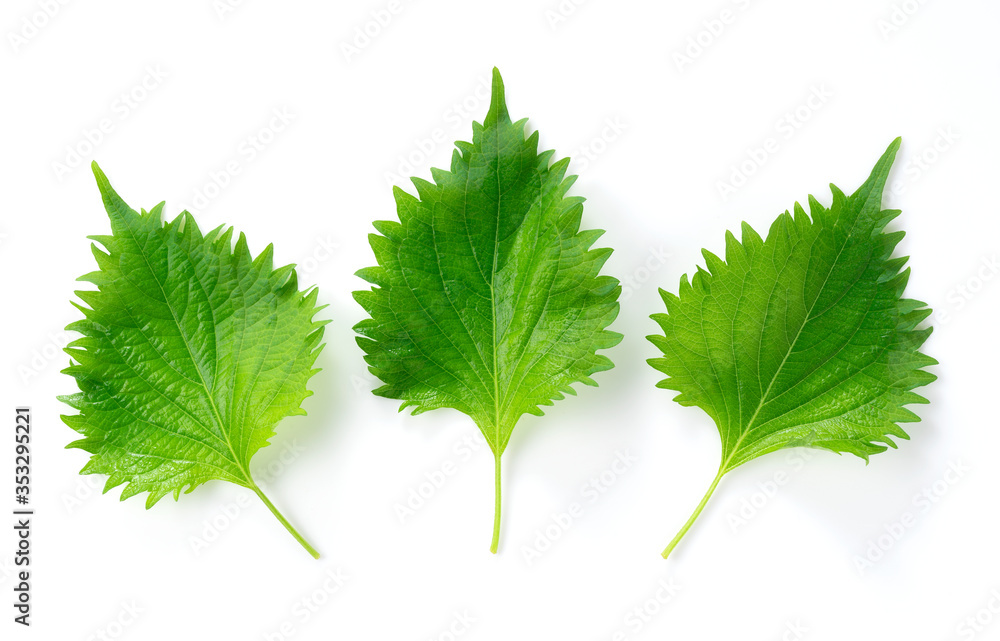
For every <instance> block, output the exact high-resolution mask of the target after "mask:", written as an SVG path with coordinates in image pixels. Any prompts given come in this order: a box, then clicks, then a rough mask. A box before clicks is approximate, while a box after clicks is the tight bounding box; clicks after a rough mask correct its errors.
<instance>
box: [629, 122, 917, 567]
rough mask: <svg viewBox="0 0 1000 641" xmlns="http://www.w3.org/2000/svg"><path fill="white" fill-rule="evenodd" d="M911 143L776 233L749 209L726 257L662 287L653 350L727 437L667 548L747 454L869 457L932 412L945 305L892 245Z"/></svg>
mask: <svg viewBox="0 0 1000 641" xmlns="http://www.w3.org/2000/svg"><path fill="white" fill-rule="evenodd" d="M899 144H900V141H899V140H898V139H897V140H895V141H894V142H893V143H892V144H891V145H890V147H889V148H888V150H887V151H886V152H885V154H884V155H883V156H882V158H881V159H880V160H879V161H878V164H877V165H876V166H875V169H874V170H873V171H872V173H871V175H870V177H869V178H868V180H867V181H865V183H864V184H863V185H862V186H861V187H860V188H859V189H858V190H857V191H856V192H854V193H853V194H851V195H850V196H848V195H845V194H844V193H843V192H841V191H840V190H839V189H837V187H835V186H833V185H831V190H832V192H833V202H832V204H831V206H830V207H826V206H824V205H822V204H820V203H819V201H817V200H816V199H815V198H813V197H810V198H809V201H808V205H809V212H808V214H807V213H806V210H805V209H804V208H803V207H802V206H801V205H799V204H797V203H796V205H795V207H794V209H793V211H792V212H788V211H786V212H785V213H783V214H782V215H781V216H779V217H778V218H777V220H775V221H774V223H773V224H772V225H771V228H770V230H769V231H768V234H767V238H766V239H761V237H760V236H759V235H758V234H757V233H756V232H755V231H754V230H753V229H752V228H751V227H750V226H749V225H747V224H746V223H743V226H742V240H737V239H736V237H735V236H734V235H733V234H732V233H728V232H727V234H726V250H725V260H723V259H722V258H720V257H718V256H715V255H714V254H712V253H710V252H708V251H703V255H704V258H705V264H706V267H707V269H703V268H701V267H699V268H698V269H697V271H696V273H695V274H694V276H693V277H692V278H691V279H690V280H689V279H688V277H687V276H686V275H685V276H684V277H682V278H681V283H680V290H679V292H678V294H676V295H675V294H672V293H668V292H666V291H663V290H660V293H661V296H662V298H663V302H664V304H665V305H666V309H667V312H666V313H665V314H664V313H659V314H654V315H653V316H652V318H653V320H655V321H656V323H657V324H658V325H659V327H660V329H661V330H662V332H663V333H662V335H653V336H649V337H648V338H649V340H650V341H651V342H652V343H653V344H654V345H655V346H656V347H657V348H658V349H659V350H660V351H661V352H662V356H660V357H659V358H653V359H650V360H649V364H650V365H652V366H653V367H654V368H655V369H657V370H658V371H660V372H662V373H663V374H665V375H666V376H667V378H665V379H664V380H662V381H661V382H660V383H659V384H658V387H661V388H664V389H669V390H675V391H677V392H679V394H678V395H677V396H676V397H675V399H674V400H675V401H677V402H678V403H680V404H681V405H685V406H696V407H700V408H701V409H702V410H704V411H705V412H706V413H707V414H708V415H709V416H710V417H711V418H712V420H713V421H714V422H715V424H716V426H717V427H718V430H719V434H720V436H721V440H722V463H721V465H720V468H719V472H718V475H717V477H716V479H715V482H714V483H713V484H712V487H711V488H710V490H709V492H708V493H707V494H706V496H705V499H704V500H703V501H702V504H701V505H700V506H699V508H698V509H697V510H696V512H695V514H694V515H693V516H692V518H691V520H689V522H688V524H687V525H686V526H685V527H684V529H683V530H682V531H681V532H680V533H679V534H678V537H677V538H675V540H674V541H673V542H672V543H671V545H670V546H669V547H668V548H667V549H666V550H665V551H664V554H663V556H664V557H666V556H667V555H668V554H669V552H670V551H671V550H672V549H673V546H674V545H676V543H677V542H678V541H679V540H680V537H681V536H683V534H684V533H685V532H686V531H687V529H688V527H690V525H691V524H692V523H693V521H694V519H695V518H697V516H698V514H699V513H700V511H701V508H703V507H704V505H705V503H706V502H707V500H708V498H709V497H710V496H711V493H712V491H713V490H714V489H715V486H716V485H717V484H718V482H719V480H720V479H721V478H722V476H723V475H725V474H726V473H727V472H729V471H731V470H733V469H734V468H736V467H738V466H739V465H742V464H743V463H746V462H747V461H750V460H752V459H755V458H757V457H759V456H763V455H764V454H767V453H769V452H774V451H776V450H780V449H783V448H787V447H794V446H809V447H814V448H823V449H826V450H830V451H833V452H838V453H841V452H843V453H850V454H854V455H856V456H859V457H861V458H863V459H865V460H866V461H867V460H868V457H869V456H871V455H872V454H876V453H879V452H882V451H885V450H886V449H887V447H895V446H896V445H895V442H894V440H893V439H895V438H898V439H906V438H908V436H907V434H906V432H905V431H903V429H902V428H901V427H900V426H899V424H900V423H904V422H910V421H918V420H919V418H918V417H917V415H916V414H914V413H913V412H911V411H910V410H908V409H906V408H905V407H904V406H905V405H908V404H912V403H925V402H926V400H925V399H924V398H923V397H921V396H919V395H918V394H916V393H915V392H913V390H914V389H915V388H917V387H920V386H922V385H926V384H928V383H930V382H931V381H933V380H934V378H935V377H934V375H933V374H931V373H929V372H927V371H925V370H924V368H925V367H926V366H928V365H933V364H935V363H936V361H935V360H934V359H932V358H930V357H928V356H926V355H924V354H922V353H921V352H920V351H919V348H920V347H921V345H922V344H923V343H924V341H925V340H926V339H927V337H928V336H929V335H930V332H931V329H930V328H929V327H927V328H922V327H920V323H921V321H922V320H924V319H925V318H927V316H928V315H929V314H930V313H931V310H930V309H928V308H927V307H926V306H925V305H924V303H921V302H919V301H915V300H911V299H907V298H903V290H904V288H905V287H906V283H907V279H908V278H909V275H910V270H909V268H905V269H904V265H905V263H906V260H907V258H906V257H893V256H892V253H893V249H894V248H895V247H896V245H897V244H898V243H899V241H900V240H901V239H902V238H903V232H902V231H891V232H887V231H885V227H886V225H887V224H888V223H889V221H891V220H892V219H894V218H895V217H896V216H897V215H899V213H900V212H899V211H898V210H884V209H882V193H883V190H884V188H885V184H886V179H887V177H888V175H889V171H890V168H891V166H892V163H893V159H894V158H895V155H896V152H897V150H898V148H899Z"/></svg>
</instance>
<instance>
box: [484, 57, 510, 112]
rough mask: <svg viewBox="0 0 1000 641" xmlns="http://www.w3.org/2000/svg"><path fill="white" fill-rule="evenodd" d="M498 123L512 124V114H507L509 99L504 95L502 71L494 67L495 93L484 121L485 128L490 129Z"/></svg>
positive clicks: (493, 92)
mask: <svg viewBox="0 0 1000 641" xmlns="http://www.w3.org/2000/svg"><path fill="white" fill-rule="evenodd" d="M498 122H510V114H509V113H507V97H506V94H505V93H504V88H503V78H501V77H500V70H499V69H497V68H496V67H493V91H492V98H491V99H490V110H489V112H488V113H487V114H486V119H485V120H483V126H485V127H489V126H490V125H495V124H496V123H498Z"/></svg>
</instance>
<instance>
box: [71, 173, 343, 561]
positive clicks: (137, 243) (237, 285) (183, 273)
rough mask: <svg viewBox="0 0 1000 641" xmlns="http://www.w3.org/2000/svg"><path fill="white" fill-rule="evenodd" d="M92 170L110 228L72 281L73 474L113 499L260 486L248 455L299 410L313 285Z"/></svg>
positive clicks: (314, 327) (316, 333) (315, 324)
mask: <svg viewBox="0 0 1000 641" xmlns="http://www.w3.org/2000/svg"><path fill="white" fill-rule="evenodd" d="M94 173H95V175H96V177H97V183H98V186H99V188H100V191H101V195H102V197H103V200H104V205H105V208H106V209H107V213H108V216H109V217H110V220H111V235H103V236H92V237H91V239H92V240H94V241H96V242H97V243H100V245H102V246H103V248H104V249H103V250H102V249H101V248H99V247H98V246H97V245H96V244H95V245H92V250H93V254H94V257H95V258H96V259H97V264H98V267H99V269H98V270H97V271H94V272H91V273H89V274H87V275H85V276H82V277H81V278H80V279H79V280H82V281H86V282H89V283H91V284H93V285H96V287H97V289H96V291H95V290H88V291H79V292H76V294H77V295H78V296H79V297H80V299H81V300H82V301H83V303H85V306H84V305H78V304H76V303H74V304H75V305H76V307H77V308H78V309H80V311H82V312H83V316H84V318H83V319H82V320H79V321H76V322H74V323H72V324H71V325H69V326H68V327H67V329H69V330H72V331H75V332H78V333H80V334H82V338H79V339H77V340H75V341H73V342H72V343H71V344H70V345H69V346H68V347H67V348H66V352H67V353H68V354H69V355H70V356H71V357H72V362H71V364H70V367H68V368H67V369H66V370H64V372H65V373H66V374H69V375H70V376H72V377H73V378H75V379H76V382H77V385H78V387H79V389H80V392H79V393H77V394H73V395H71V396H65V397H62V399H61V400H63V401H65V402H66V403H68V404H69V405H70V406H71V407H73V408H74V409H76V410H78V412H79V413H78V414H74V415H69V416H64V417H63V420H64V421H65V422H66V424H67V425H69V426H70V427H71V428H73V429H74V430H76V431H77V432H79V433H80V435H81V436H82V438H80V439H79V440H77V441H74V442H73V443H71V444H70V445H69V447H71V448H80V449H82V450H85V451H87V452H89V453H90V454H91V458H90V460H89V462H88V463H87V465H86V467H84V468H83V470H82V472H81V473H83V474H106V475H108V477H109V478H108V481H107V485H106V487H105V491H107V490H109V489H111V488H113V487H115V486H118V485H121V484H126V485H125V487H124V488H123V490H122V493H121V498H122V500H124V499H126V498H128V497H130V496H133V495H136V494H139V493H142V492H148V496H147V499H146V506H147V508H148V507H152V506H153V505H154V504H155V503H156V502H157V501H158V500H159V499H161V498H162V497H163V496H166V495H167V494H172V495H173V496H174V498H175V499H177V498H179V496H180V494H181V492H182V491H185V492H191V491H193V490H194V489H195V488H196V487H198V486H199V485H201V484H203V483H205V482H207V481H211V480H221V481H228V482H230V483H235V484H237V485H240V486H243V487H246V488H249V489H251V490H253V491H254V492H255V493H257V494H258V495H259V496H260V497H261V499H262V500H263V501H264V502H265V503H266V504H267V506H268V508H269V509H271V511H272V512H274V513H275V515H276V516H277V517H278V518H279V520H280V521H281V522H282V523H283V524H284V525H285V527H286V528H288V529H289V531H290V532H291V533H292V534H293V535H294V536H295V537H296V538H297V539H298V540H299V541H300V542H301V543H302V544H303V545H304V546H306V548H307V550H309V551H310V553H313V554H314V556H317V553H315V550H314V549H312V548H311V546H309V545H308V544H307V543H306V542H305V541H304V540H303V539H302V538H301V537H300V536H299V535H298V533H297V532H295V530H294V528H292V527H291V525H290V524H288V522H287V521H286V520H285V519H284V517H283V516H281V515H280V513H279V512H277V510H276V509H275V508H274V506H273V505H272V504H271V503H270V501H268V500H267V498H266V497H265V496H264V495H263V492H261V491H260V488H259V487H258V486H257V484H256V483H255V482H254V480H253V478H252V477H251V475H250V471H249V469H250V460H251V459H252V458H253V456H254V454H255V453H256V452H257V451H258V450H259V449H260V448H262V447H264V446H266V445H267V444H268V441H269V439H270V438H271V437H272V436H274V433H275V432H274V428H275V425H276V424H277V423H278V422H279V421H280V420H281V419H283V418H285V417H286V416H292V415H298V414H305V411H304V410H303V409H302V408H301V405H302V401H303V400H304V399H305V398H306V397H307V396H309V395H311V392H310V391H309V390H308V389H307V387H306V383H307V381H308V380H309V379H310V378H311V377H312V376H313V375H314V374H315V373H316V372H317V371H319V370H318V369H316V368H314V363H315V361H316V357H317V356H318V354H319V352H320V350H321V349H322V336H323V325H324V324H325V323H326V321H316V320H313V317H314V315H315V314H316V312H317V311H318V310H319V309H320V308H319V307H317V305H316V300H317V296H318V292H317V290H316V289H315V288H313V289H311V290H309V291H308V292H305V293H304V292H300V291H299V290H298V287H297V282H296V277H295V271H294V269H293V266H286V267H280V268H277V269H275V268H274V267H273V265H272V254H273V250H272V247H271V246H270V245H269V246H268V247H267V248H266V249H265V250H264V251H263V252H262V253H261V254H260V255H258V256H257V257H256V258H254V257H253V256H251V254H250V251H249V249H248V248H247V241H246V238H245V237H244V236H243V235H242V234H240V236H239V239H238V240H237V241H236V243H235V247H234V246H233V242H232V239H233V229H232V228H231V227H230V228H228V229H223V227H219V228H217V229H215V230H213V231H211V232H209V233H207V234H203V233H202V232H201V230H199V228H198V225H197V224H196V223H195V220H194V217H193V216H191V214H189V213H188V212H186V211H185V212H183V213H181V214H180V215H179V216H178V217H177V218H175V219H174V220H173V221H171V222H169V223H166V224H164V223H163V222H162V219H161V212H162V208H163V203H160V204H159V205H157V206H156V207H154V208H153V209H152V210H150V211H149V212H146V211H145V210H143V211H142V212H141V213H139V212H136V211H134V210H132V209H131V208H129V206H128V205H126V204H125V202H124V201H123V200H122V199H121V198H120V197H119V196H118V194H117V193H115V191H114V190H113V189H112V187H111V185H110V183H109V182H108V179H107V177H106V176H105V175H104V173H103V172H102V171H101V170H100V168H98V167H97V165H96V164H95V165H94Z"/></svg>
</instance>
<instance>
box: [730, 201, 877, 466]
mask: <svg viewBox="0 0 1000 641" xmlns="http://www.w3.org/2000/svg"><path fill="white" fill-rule="evenodd" d="M858 217H860V213H859V214H858ZM856 224H857V220H855V225H856ZM853 231H854V226H853V225H852V227H851V231H849V232H848V233H847V237H846V238H845V239H844V243H843V244H842V245H841V246H840V249H839V250H838V251H837V256H836V257H835V258H834V259H833V262H832V263H830V269H829V271H827V274H826V276H825V277H824V278H823V284H822V285H820V288H819V290H818V291H817V294H816V298H815V299H814V300H813V302H812V305H810V306H809V309H808V310H807V311H806V313H805V315H803V317H802V319H803V320H802V324H801V325H799V329H798V331H797V332H796V333H795V338H793V339H792V342H791V343H789V345H788V350H787V351H786V352H785V356H784V358H782V359H781V364H780V365H778V367H777V369H775V370H774V374H773V375H772V376H771V381H770V383H768V385H767V389H766V390H764V394H763V395H761V397H760V401H759V402H758V403H757V409H755V410H754V412H753V415H752V416H751V417H750V420H749V421H747V425H746V427H745V428H743V429H742V431H741V433H740V437H739V438H738V439H736V443H735V445H733V449H732V451H731V452H730V454H729V456H727V457H726V458H725V460H724V461H723V462H722V465H721V466H720V468H719V469H721V470H725V469H726V468H727V467H728V466H729V463H731V462H732V460H733V458H734V457H735V456H736V454H737V453H738V452H739V449H740V445H741V444H742V443H743V439H744V438H746V436H747V434H749V433H750V432H751V431H752V430H753V424H754V421H756V420H757V416H758V414H760V410H761V409H762V408H763V407H764V405H765V404H766V403H767V397H768V396H770V394H771V389H772V388H773V387H774V382H775V381H776V380H778V375H779V374H780V373H781V370H782V368H784V367H785V363H787V362H788V357H789V356H791V355H792V352H794V351H795V345H796V344H797V343H798V341H799V338H800V337H801V336H802V331H803V330H804V329H805V327H806V325H808V324H809V319H810V318H811V317H812V313H813V310H814V309H815V308H816V303H818V302H819V299H820V297H821V295H822V293H823V290H824V289H825V288H826V284H827V283H828V282H829V281H830V275H831V274H833V270H834V269H835V268H836V266H837V263H838V262H839V261H840V257H841V256H842V255H843V253H844V248H845V247H847V243H848V241H849V240H850V239H851V235H852V232H853Z"/></svg>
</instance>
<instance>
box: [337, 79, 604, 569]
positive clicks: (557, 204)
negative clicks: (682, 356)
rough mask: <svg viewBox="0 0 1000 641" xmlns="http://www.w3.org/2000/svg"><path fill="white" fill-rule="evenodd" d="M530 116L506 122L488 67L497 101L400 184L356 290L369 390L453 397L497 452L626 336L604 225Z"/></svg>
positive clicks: (442, 399) (413, 398)
mask: <svg viewBox="0 0 1000 641" xmlns="http://www.w3.org/2000/svg"><path fill="white" fill-rule="evenodd" d="M525 123H526V120H519V121H517V122H512V121H511V119H510V116H509V114H508V111H507V105H506V100H505V95H504V86H503V81H502V80H501V78H500V74H499V72H497V71H496V70H495V69H494V74H493V90H492V101H491V105H490V109H489V112H488V113H487V115H486V118H485V119H484V121H483V123H482V124H481V125H480V124H478V123H473V137H472V142H471V143H469V142H456V143H455V146H456V150H455V151H454V153H453V155H452V162H451V168H450V170H449V171H445V170H441V169H432V170H431V175H432V177H433V181H434V182H428V181H426V180H421V179H416V178H415V179H413V184H414V186H415V187H416V192H417V196H412V195H410V194H408V193H406V192H405V191H403V190H402V189H399V188H396V189H395V190H394V195H395V200H396V205H397V214H398V216H399V220H398V222H397V221H380V222H377V223H375V228H376V229H377V231H378V232H379V233H377V234H372V235H371V236H370V241H371V246H372V249H373V250H374V253H375V257H376V260H377V262H378V265H377V266H375V267H370V268H366V269H363V270H361V271H359V272H358V275H359V276H361V277H362V278H363V279H365V280H366V281H368V282H369V283H371V284H372V285H374V287H372V288H371V289H370V290H365V291H359V292H355V298H356V300H357V301H358V302H359V303H360V304H361V306H362V307H363V308H364V309H365V311H367V312H368V314H369V315H370V318H367V319H365V320H363V321H362V322H360V323H358V324H357V326H356V327H355V329H356V331H357V332H358V334H360V336H359V337H358V344H359V345H360V346H361V348H362V349H363V350H364V352H365V355H366V356H365V359H366V361H367V362H368V364H369V369H370V370H371V372H372V373H373V374H374V375H375V376H377V377H378V378H379V379H380V380H381V381H382V382H383V383H384V385H382V386H381V387H379V388H378V389H376V390H375V394H377V395H379V396H384V397H387V398H392V399H399V400H402V401H403V403H402V406H401V408H400V409H402V408H404V407H412V409H413V412H414V413H419V412H425V411H427V410H432V409H436V408H442V407H449V408H454V409H456V410H458V411H460V412H463V413H464V414H467V415H468V416H469V417H471V418H472V420H473V421H474V422H475V423H476V425H477V426H478V427H479V429H480V430H481V431H482V433H483V435H484V436H485V438H486V440H487V442H488V443H489V446H490V448H491V449H492V451H493V453H494V457H495V460H496V519H495V524H494V525H495V528H494V541H493V550H494V551H495V550H496V545H497V537H498V528H499V490H500V483H499V473H500V472H499V470H500V457H501V455H502V453H503V451H504V449H505V448H506V446H507V443H508V440H509V439H510V436H511V432H512V431H513V429H514V426H515V424H516V423H517V421H518V419H519V418H520V417H521V416H522V415H524V414H526V413H527V414H535V415H541V414H542V410H541V407H542V406H546V405H551V404H552V403H553V401H555V400H559V399H562V398H563V397H564V395H566V394H573V393H574V390H573V388H572V387H571V385H572V384H574V383H584V384H586V385H596V383H595V382H594V380H593V379H592V378H591V375H592V374H594V373H595V372H600V371H603V370H607V369H610V368H611V367H612V366H613V365H612V362H611V361H610V360H609V359H608V358H607V357H606V356H604V355H601V354H597V351H598V350H602V349H607V348H610V347H613V346H614V345H616V344H617V343H618V342H619V341H620V340H621V335H620V334H617V333H615V332H612V331H609V330H607V329H606V328H607V327H608V325H610V324H611V322H612V321H613V320H614V319H615V317H616V316H617V314H618V295H619V293H620V292H621V287H620V285H619V283H618V281H617V280H616V279H614V278H612V277H610V276H606V275H601V274H600V271H601V268H602V266H603V265H604V263H605V261H606V260H607V259H608V257H609V256H610V254H611V250H610V249H594V248H592V246H593V244H594V242H595V241H596V240H597V239H598V238H599V237H600V236H601V234H602V233H603V232H602V231H601V230H585V231H581V229H580V222H581V216H582V214H583V198H580V197H576V196H567V191H568V190H569V188H570V186H571V185H572V184H573V182H574V181H575V179H576V177H575V176H567V175H566V171H567V167H568V165H569V159H568V158H563V159H561V160H558V161H556V162H553V161H552V158H553V154H554V152H553V151H543V152H541V153H539V151H538V134H537V132H535V133H532V134H531V135H530V136H527V137H525Z"/></svg>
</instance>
